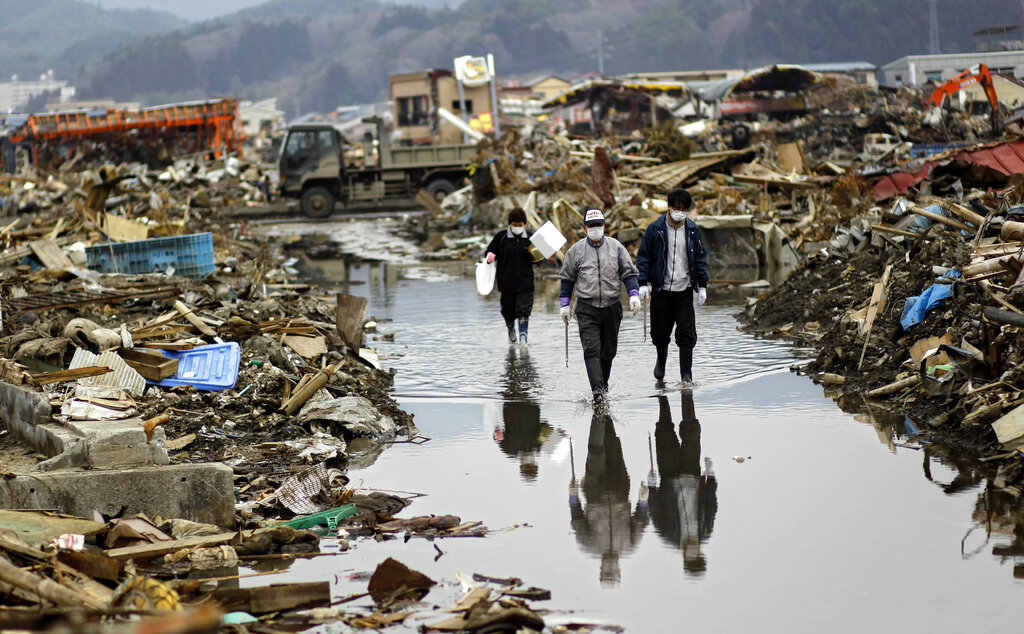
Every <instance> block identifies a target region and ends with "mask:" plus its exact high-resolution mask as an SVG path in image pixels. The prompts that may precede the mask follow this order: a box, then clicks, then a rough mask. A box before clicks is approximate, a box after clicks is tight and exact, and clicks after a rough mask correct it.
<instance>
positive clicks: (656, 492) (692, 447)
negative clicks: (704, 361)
mask: <svg viewBox="0 0 1024 634" xmlns="http://www.w3.org/2000/svg"><path fill="white" fill-rule="evenodd" d="M681 398H682V419H681V420H680V421H679V437H678V438H677V437H676V430H675V425H674V423H673V419H672V408H671V406H670V405H669V402H668V397H667V396H664V395H662V396H659V397H658V406H659V413H658V422H657V424H656V425H655V427H654V444H655V448H656V449H655V451H656V454H657V456H658V471H659V472H660V474H661V477H660V480H659V482H658V483H657V484H655V483H654V482H649V484H650V487H651V489H650V505H651V520H652V522H653V523H654V530H656V531H657V532H658V534H659V535H660V536H661V538H662V539H664V540H665V541H666V542H667V543H668V544H669V545H671V546H673V547H678V548H679V549H680V550H681V551H682V554H683V569H684V570H685V571H686V573H687V574H689V575H693V576H702V575H703V574H704V573H705V571H706V570H707V566H708V563H707V559H705V557H704V554H703V553H702V552H701V544H703V543H704V542H706V541H707V539H708V538H709V537H710V536H711V530H712V529H713V528H714V525H715V514H716V513H717V512H718V480H717V479H716V478H715V474H714V470H713V469H712V466H711V458H705V459H704V463H705V464H704V467H705V468H704V471H703V473H702V472H701V459H700V421H698V420H697V415H696V414H695V413H694V408H693V393H692V392H690V391H688V390H684V391H683V392H682V394H681Z"/></svg>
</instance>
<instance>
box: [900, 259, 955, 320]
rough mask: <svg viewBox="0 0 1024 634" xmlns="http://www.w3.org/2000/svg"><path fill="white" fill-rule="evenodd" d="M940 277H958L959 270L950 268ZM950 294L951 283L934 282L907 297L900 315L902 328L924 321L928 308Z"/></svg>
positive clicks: (951, 291) (933, 306)
mask: <svg viewBox="0 0 1024 634" xmlns="http://www.w3.org/2000/svg"><path fill="white" fill-rule="evenodd" d="M942 277H948V278H952V279H959V278H960V272H959V271H957V270H956V269H950V270H949V271H946V273H945V275H943V276H942ZM951 295H953V285H952V284H938V283H936V284H932V285H931V286H929V287H928V288H926V289H924V292H923V293H921V294H920V295H916V296H914V297H908V298H907V302H906V303H905V304H904V305H903V314H902V315H901V316H900V325H901V326H903V330H910V327H911V326H913V325H914V324H919V323H921V322H922V321H924V316H925V315H926V314H927V313H928V311H929V310H931V309H932V308H935V307H936V306H938V305H939V304H941V303H942V302H944V301H946V298H948V297H950V296H951Z"/></svg>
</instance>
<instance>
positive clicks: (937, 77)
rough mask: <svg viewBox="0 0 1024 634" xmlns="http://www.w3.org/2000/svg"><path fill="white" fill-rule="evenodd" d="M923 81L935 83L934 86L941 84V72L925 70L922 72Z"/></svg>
mask: <svg viewBox="0 0 1024 634" xmlns="http://www.w3.org/2000/svg"><path fill="white" fill-rule="evenodd" d="M924 80H925V81H926V82H928V81H930V82H935V83H936V84H940V83H942V71H941V70H926V71H924Z"/></svg>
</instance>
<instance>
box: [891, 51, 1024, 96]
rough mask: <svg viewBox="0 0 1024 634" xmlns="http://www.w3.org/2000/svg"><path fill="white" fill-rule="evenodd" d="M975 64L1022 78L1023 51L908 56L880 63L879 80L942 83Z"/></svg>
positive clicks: (902, 83)
mask: <svg viewBox="0 0 1024 634" xmlns="http://www.w3.org/2000/svg"><path fill="white" fill-rule="evenodd" d="M976 64H985V65H986V66H988V69H989V72H992V73H999V74H1002V75H1009V76H1011V77H1018V78H1024V51H998V52H992V53H950V54H948V55H908V56H906V57H901V58H899V59H898V60H896V61H894V62H889V63H888V64H886V65H885V66H882V83H884V84H885V85H886V86H911V87H915V88H916V87H918V86H922V85H924V84H927V83H928V82H935V83H941V82H944V81H946V80H947V79H950V78H951V77H954V76H956V75H959V74H960V73H961V72H963V71H964V70H967V69H968V68H970V67H972V66H974V65H976Z"/></svg>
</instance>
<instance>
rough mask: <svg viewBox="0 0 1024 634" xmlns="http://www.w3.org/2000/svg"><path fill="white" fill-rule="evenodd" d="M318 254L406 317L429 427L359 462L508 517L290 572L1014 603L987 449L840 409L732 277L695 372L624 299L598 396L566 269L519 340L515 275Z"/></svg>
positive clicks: (626, 617) (734, 596) (792, 627)
mask: <svg viewBox="0 0 1024 634" xmlns="http://www.w3.org/2000/svg"><path fill="white" fill-rule="evenodd" d="M318 264H320V265H321V266H323V268H324V270H325V272H326V273H327V274H328V275H329V276H332V277H334V278H335V279H339V280H341V279H346V280H348V282H349V285H348V286H347V288H348V291H349V292H352V293H354V294H359V295H363V296H366V297H368V298H369V300H370V309H369V313H370V314H372V315H374V316H376V317H377V318H378V322H379V330H380V332H379V333H377V335H376V336H380V335H381V334H387V333H393V334H394V342H393V343H392V342H388V341H383V340H380V341H374V340H373V339H374V336H375V335H374V334H370V335H368V339H369V341H368V342H367V343H368V345H370V346H372V347H376V348H377V349H378V350H379V352H380V353H381V357H382V362H383V365H384V366H385V367H388V366H391V367H394V368H395V369H396V370H397V371H398V373H397V375H396V394H397V396H398V399H399V401H400V403H401V405H402V407H403V408H405V409H406V410H408V411H410V412H412V413H413V414H414V415H415V423H416V425H417V426H418V427H419V428H420V430H421V431H422V433H423V434H424V435H425V436H427V437H429V438H430V439H431V440H430V441H429V442H427V443H425V444H423V445H413V444H396V445H395V446H393V447H391V448H389V449H388V450H387V451H385V452H384V453H383V454H382V455H381V457H380V458H379V459H377V461H376V462H375V463H374V464H373V465H372V466H370V467H368V468H365V469H361V470H355V471H352V472H351V473H350V477H351V478H352V483H353V484H354V485H359V484H364V485H365V486H369V487H374V488H378V489H390V490H400V491H412V492H417V493H423V494H426V495H425V496H424V497H421V498H418V499H417V500H416V501H415V502H414V504H413V505H412V507H410V508H409V510H408V511H407V513H412V514H429V513H434V514H445V513H453V514H457V515H460V516H461V517H462V518H463V520H464V521H470V520H480V521H483V522H484V524H485V525H487V526H488V527H489V528H491V529H492V530H496V531H497V532H496V533H495V534H493V535H491V536H489V537H487V538H484V539H470V538H465V539H448V540H438V541H437V542H436V544H437V546H438V547H439V548H440V552H441V553H443V554H439V551H438V550H436V549H435V544H434V543H433V542H428V541H426V540H422V539H414V540H412V541H410V542H409V543H402V541H401V540H394V541H390V542H384V543H379V544H378V543H372V542H356V543H355V544H354V548H353V550H352V551H351V552H350V553H348V554H345V555H342V556H338V557H323V558H319V559H313V560H308V561H299V562H296V563H295V564H294V565H293V566H292V568H291V570H290V571H289V573H288V574H287V576H288V578H289V580H305V579H323V578H328V579H333V580H334V581H335V591H336V593H337V594H338V595H344V594H348V593H352V592H360V591H365V583H366V582H365V575H364V574H362V573H366V572H370V571H372V570H373V568H374V567H375V566H376V565H377V564H378V563H379V562H380V561H382V560H383V559H384V558H386V557H388V556H394V557H396V558H397V559H399V560H401V561H402V562H404V563H406V564H407V565H409V566H411V567H413V568H415V569H418V570H420V571H422V572H423V573H425V574H427V575H428V576H430V577H432V578H434V579H436V580H440V581H443V582H445V585H444V586H443V587H441V588H440V589H436V590H434V591H432V592H431V594H430V595H428V596H427V598H426V601H427V602H428V603H436V604H438V605H442V606H446V605H449V604H450V603H451V602H453V601H454V599H455V598H456V597H457V596H458V595H459V594H460V592H459V589H458V583H457V581H456V573H457V572H459V571H462V572H467V573H481V574H485V575H488V576H492V577H510V576H515V577H519V578H521V579H523V580H524V582H525V583H526V584H528V585H535V586H540V587H544V588H548V589H550V590H551V591H552V600H551V601H549V602H537V603H534V604H533V605H534V607H536V608H541V609H551V610H554V613H552V614H548V615H546V618H547V619H548V622H549V624H554V623H559V622H568V621H573V620H575V621H580V620H583V621H588V622H598V623H607V624H615V625H621V626H624V627H625V628H626V630H627V631H631V632H662V631H665V632H667V631H677V630H679V629H681V628H682V627H683V626H684V624H685V626H686V627H694V628H697V629H699V631H704V632H708V631H711V632H735V631H742V630H746V631H754V632H810V631H823V630H824V631H833V632H861V631H866V630H870V629H879V630H882V631H912V632H923V631H929V632H963V631H991V630H998V629H1002V628H1013V627H1015V626H1017V623H1018V621H1019V615H1018V614H1017V610H1016V609H1013V608H1010V607H1009V606H1016V605H1018V604H1019V602H1020V598H1021V596H1022V594H1021V593H1022V592H1024V579H1022V577H1024V529H1022V528H1021V527H1022V526H1024V517H1022V516H1024V513H1021V511H1020V510H1019V505H1010V504H1007V503H1006V501H1005V500H1001V499H1000V498H999V497H998V496H995V495H989V494H987V493H986V488H985V481H986V480H985V477H984V475H983V474H982V469H981V467H980V466H979V465H977V463H972V462H970V461H969V460H967V459H966V458H965V457H964V456H963V455H961V454H958V453H954V452H950V451H948V450H943V449H941V448H935V447H927V446H925V447H922V445H921V444H920V443H919V440H920V439H918V438H914V437H913V436H914V434H915V428H914V427H913V425H907V424H905V423H904V421H903V420H902V419H898V418H893V417H892V416H888V415H885V414H883V413H881V412H872V413H870V414H868V413H863V412H862V413H860V414H856V415H855V414H849V413H845V412H843V411H842V410H841V409H840V408H839V407H837V406H836V404H835V403H834V402H833V401H832V400H830V399H828V398H825V397H824V395H823V393H822V388H821V387H820V386H817V385H814V384H813V383H812V382H811V381H810V380H809V379H807V378H806V377H801V376H798V375H795V374H793V373H791V372H789V370H788V368H789V366H790V365H791V364H793V363H797V362H799V356H798V353H799V351H796V350H794V349H793V348H792V347H791V346H789V345H788V344H784V343H781V342H773V341H760V340H756V339H754V338H753V337H751V336H749V335H747V334H745V333H742V332H740V331H738V330H737V324H736V322H735V321H734V320H733V319H732V317H731V315H732V314H733V313H734V312H736V311H737V310H738V308H739V306H740V305H741V304H738V303H736V301H735V300H733V301H732V302H726V303H721V301H722V300H721V298H716V296H715V294H714V293H712V295H711V300H710V301H709V304H708V305H707V306H706V307H703V308H700V309H698V312H697V320H698V336H699V342H698V346H697V349H696V351H695V355H694V359H695V361H694V377H695V379H696V380H697V381H698V386H697V387H696V389H694V390H693V392H692V394H691V393H684V392H681V391H680V390H679V386H678V384H676V383H671V382H670V383H669V385H668V386H667V387H666V389H664V390H660V391H659V390H658V389H656V388H655V386H654V381H653V378H652V377H651V366H652V365H653V357H654V354H653V347H652V346H651V345H650V343H649V342H648V343H646V344H645V343H643V325H642V320H641V317H640V316H639V315H638V316H636V317H631V316H629V315H628V312H627V316H626V318H625V319H624V320H623V326H622V330H621V333H620V347H619V355H618V357H617V358H616V361H615V364H614V366H613V370H612V379H611V389H610V392H611V394H610V397H611V398H610V406H609V408H608V414H607V416H595V415H594V414H593V410H592V408H591V407H590V405H589V402H588V396H589V391H588V389H587V383H586V377H585V373H584V369H583V364H582V357H581V354H580V349H579V341H578V338H577V334H576V328H575V322H574V323H573V324H572V325H571V326H570V339H569V367H568V368H566V366H565V349H564V337H565V331H564V329H563V326H562V322H561V321H560V320H559V318H558V316H557V298H556V297H555V294H556V293H555V286H554V284H553V283H549V284H541V285H539V287H538V297H537V299H536V301H535V304H534V316H533V318H532V320H531V325H530V344H529V345H528V346H520V345H516V346H509V344H508V343H507V339H506V335H505V328H504V324H503V323H502V321H501V318H500V316H499V315H498V297H497V293H494V294H492V295H491V296H490V297H487V298H482V297H480V296H479V295H477V294H476V292H475V288H474V284H473V280H472V278H471V277H470V275H471V274H472V265H471V264H466V263H447V264H436V265H422V264H411V265H410V264H361V265H355V266H351V267H348V269H347V272H346V273H345V274H344V275H342V274H341V273H340V272H339V269H340V268H341V265H340V264H339V265H338V266H337V268H335V267H333V266H332V264H331V263H325V262H319V263H318ZM716 302H718V303H716ZM669 359H670V362H669V368H670V369H671V368H672V364H673V362H674V360H675V355H674V354H671V353H670V357H669ZM670 376H672V375H671V373H670ZM574 483H575V486H574ZM1014 532H1015V533H1016V537H1015V536H1014V534H1013V533H1014ZM264 582H265V579H264V580H261V583H264ZM353 605H359V604H358V603H357V604H353ZM570 611H572V612H570ZM434 620H439V619H434ZM426 622H432V620H428V621H426ZM421 624H422V622H415V621H414V622H411V623H407V624H406V625H405V626H403V627H404V628H405V629H407V630H409V631H412V629H413V628H415V627H418V626H419V625H421ZM396 631H397V630H396Z"/></svg>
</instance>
